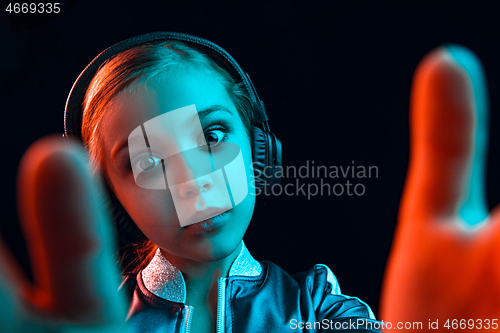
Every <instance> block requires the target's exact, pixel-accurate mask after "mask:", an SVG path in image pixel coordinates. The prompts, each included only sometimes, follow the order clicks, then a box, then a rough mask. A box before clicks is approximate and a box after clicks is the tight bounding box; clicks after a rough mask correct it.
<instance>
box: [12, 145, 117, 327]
mask: <svg viewBox="0 0 500 333" xmlns="http://www.w3.org/2000/svg"><path fill="white" fill-rule="evenodd" d="M101 195H102V194H101V193H100V191H99V187H98V186H97V182H96V181H95V180H94V179H93V177H92V175H91V171H90V168H89V166H88V162H87V159H86V156H85V153H84V152H83V149H82V148H81V147H79V146H78V145H77V144H75V143H68V142H64V141H62V139H61V138H56V137H48V138H44V139H42V140H40V141H38V142H36V143H35V144H33V145H32V146H31V147H30V148H29V149H28V151H27V152H26V154H25V156H24V157H23V159H22V161H21V166H20V170H19V174H18V203H19V204H18V208H19V214H20V217H21V220H22V224H23V231H24V233H25V236H26V239H27V244H28V250H29V254H30V258H31V262H32V266H33V267H32V269H33V272H34V273H33V274H34V279H35V284H36V286H35V287H34V288H33V290H32V292H31V293H30V294H29V301H30V302H31V303H32V304H33V305H34V306H36V307H37V308H38V309H41V310H42V311H46V312H47V313H50V314H52V315H56V316H62V317H64V318H66V319H70V320H73V321H77V322H81V323H85V324H95V323H123V322H124V319H125V316H126V304H125V300H124V297H123V295H121V294H118V293H117V289H118V285H119V278H118V272H117V270H116V269H115V267H114V264H113V260H112V254H113V252H114V250H115V247H114V239H113V234H112V232H111V229H110V227H111V225H110V221H109V219H108V217H107V215H106V212H105V209H104V207H103V205H102V202H103V201H102V200H101Z"/></svg>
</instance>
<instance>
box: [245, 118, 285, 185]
mask: <svg viewBox="0 0 500 333" xmlns="http://www.w3.org/2000/svg"><path fill="white" fill-rule="evenodd" d="M253 135H254V144H253V156H252V157H253V168H254V174H255V188H256V189H259V193H258V194H260V193H262V192H263V191H265V190H266V188H267V187H270V186H273V185H275V184H279V183H280V181H281V177H276V171H277V170H278V168H280V167H281V142H280V140H279V139H278V138H277V137H276V135H274V133H272V132H267V131H264V130H262V129H261V128H259V127H254V131H253ZM266 193H267V192H266Z"/></svg>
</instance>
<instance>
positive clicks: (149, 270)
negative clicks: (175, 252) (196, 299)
mask: <svg viewBox="0 0 500 333" xmlns="http://www.w3.org/2000/svg"><path fill="white" fill-rule="evenodd" d="M142 281H143V282H144V286H145V287H146V289H147V290H149V291H150V292H151V293H152V294H154V295H156V296H158V297H161V298H163V299H166V300H167V301H171V302H177V303H185V302H186V284H185V282H184V278H183V277H182V272H181V271H180V270H178V269H177V268H175V267H174V265H172V264H171V263H170V262H169V261H168V260H167V259H165V257H164V256H163V255H162V254H161V252H160V249H158V250H156V253H155V256H154V257H153V260H151V262H150V263H149V265H148V266H147V267H146V268H145V269H144V270H143V271H142Z"/></svg>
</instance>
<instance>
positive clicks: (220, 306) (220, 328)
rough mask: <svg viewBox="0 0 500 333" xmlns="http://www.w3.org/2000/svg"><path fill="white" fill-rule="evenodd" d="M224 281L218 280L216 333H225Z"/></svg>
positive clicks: (224, 279) (222, 278)
mask: <svg viewBox="0 0 500 333" xmlns="http://www.w3.org/2000/svg"><path fill="white" fill-rule="evenodd" d="M226 279H227V278H225V277H220V278H219V290H218V297H217V333H224V332H225V323H226V321H225V311H226V304H225V303H226Z"/></svg>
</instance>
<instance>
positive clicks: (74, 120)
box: [64, 31, 269, 139]
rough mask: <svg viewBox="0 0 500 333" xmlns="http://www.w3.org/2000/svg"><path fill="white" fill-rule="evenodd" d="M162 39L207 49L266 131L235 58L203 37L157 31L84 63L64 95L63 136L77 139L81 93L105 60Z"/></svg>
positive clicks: (260, 106) (250, 85)
mask: <svg viewBox="0 0 500 333" xmlns="http://www.w3.org/2000/svg"><path fill="white" fill-rule="evenodd" d="M162 40H178V41H181V42H185V43H187V44H189V45H190V46H192V47H194V48H197V49H200V47H201V48H202V50H203V51H205V53H206V52H207V51H208V52H210V54H208V56H209V57H210V58H212V59H214V58H215V59H214V60H215V61H216V62H217V64H218V65H219V66H222V67H223V68H224V69H226V70H228V71H229V72H230V74H231V75H232V76H233V77H234V78H235V79H238V78H239V79H241V81H242V82H243V83H244V84H245V87H246V89H247V90H248V93H249V95H250V98H251V99H252V101H253V102H255V103H256V105H257V106H258V112H259V113H260V116H261V119H262V123H263V125H262V127H263V129H265V130H269V125H268V123H267V122H268V118H267V113H266V109H265V107H264V103H263V102H262V100H260V98H259V95H258V94H257V90H256V89H255V87H254V85H253V83H252V81H251V80H250V76H249V75H248V74H247V73H245V72H244V71H243V70H242V69H241V67H240V65H238V63H237V62H236V60H234V58H233V57H232V56H231V55H230V54H229V53H227V52H226V50H224V49H223V48H221V47H220V46H218V45H217V44H215V43H213V42H211V41H209V40H206V39H204V38H200V37H196V36H193V35H188V34H184V33H179V32H161V31H160V32H153V33H148V34H144V35H140V36H136V37H132V38H129V39H126V40H124V41H122V42H119V43H116V44H114V45H112V46H110V47H108V48H107V49H105V50H104V51H102V52H101V53H100V54H99V55H98V56H97V57H95V58H94V60H92V62H91V63H90V64H88V65H87V67H85V69H84V70H83V71H82V72H81V73H80V75H79V76H78V78H77V79H76V81H75V83H74V84H73V87H72V88H71V91H70V93H69V95H68V99H67V100H66V107H65V110H64V134H65V135H66V136H76V137H78V138H80V139H81V129H82V103H83V99H84V97H85V92H86V91H87V88H88V86H89V84H90V82H91V81H92V78H93V77H94V75H95V74H96V73H97V71H98V70H99V68H100V67H101V65H102V64H103V63H104V62H105V61H106V60H108V59H109V58H111V57H112V56H114V55H116V54H118V53H120V52H122V51H125V50H127V49H130V48H132V47H134V46H137V45H141V44H145V43H151V42H156V41H162Z"/></svg>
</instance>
